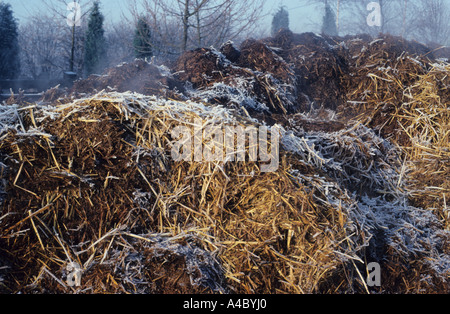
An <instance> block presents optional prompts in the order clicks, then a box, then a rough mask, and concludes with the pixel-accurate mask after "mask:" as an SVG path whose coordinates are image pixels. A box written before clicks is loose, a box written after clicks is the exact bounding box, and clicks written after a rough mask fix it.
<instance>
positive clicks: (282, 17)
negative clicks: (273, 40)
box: [272, 7, 289, 36]
mask: <svg viewBox="0 0 450 314" xmlns="http://www.w3.org/2000/svg"><path fill="white" fill-rule="evenodd" d="M283 28H284V29H289V12H288V11H287V10H286V9H285V8H284V7H281V8H280V9H278V12H277V13H275V15H274V16H273V19H272V36H275V35H276V34H277V33H278V32H279V31H280V30H281V29H283Z"/></svg>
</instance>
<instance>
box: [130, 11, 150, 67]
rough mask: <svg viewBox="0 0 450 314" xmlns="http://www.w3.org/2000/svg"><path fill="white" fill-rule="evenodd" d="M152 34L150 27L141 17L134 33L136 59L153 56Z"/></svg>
mask: <svg viewBox="0 0 450 314" xmlns="http://www.w3.org/2000/svg"><path fill="white" fill-rule="evenodd" d="M151 40H152V34H151V29H150V25H149V24H148V23H147V21H146V20H145V18H144V17H140V18H139V20H138V23H137V27H136V31H135V33H134V40H133V46H134V55H135V57H136V58H140V59H145V58H151V57H152V56H153V48H152V42H151Z"/></svg>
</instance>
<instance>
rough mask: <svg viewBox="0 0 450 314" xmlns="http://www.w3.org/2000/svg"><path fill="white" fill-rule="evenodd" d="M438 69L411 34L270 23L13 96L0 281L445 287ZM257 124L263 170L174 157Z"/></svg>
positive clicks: (448, 150) (446, 167) (449, 153)
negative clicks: (265, 133) (239, 36)
mask: <svg viewBox="0 0 450 314" xmlns="http://www.w3.org/2000/svg"><path fill="white" fill-rule="evenodd" d="M449 88H450V65H449V64H448V63H446V62H445V60H441V59H439V60H437V59H435V58H434V56H433V52H432V51H430V50H429V49H428V48H427V47H424V46H422V45H419V44H416V43H411V42H406V41H403V40H401V39H399V38H395V37H391V36H382V37H380V38H377V39H372V38H369V37H366V36H359V37H358V36H356V37H347V38H327V37H321V36H317V35H314V34H310V33H307V34H293V33H291V32H288V31H281V32H280V33H279V34H278V35H277V36H276V37H274V38H267V39H264V40H247V41H245V42H244V43H243V44H242V45H241V47H239V48H237V47H235V46H234V45H233V43H231V42H228V43H226V44H224V45H223V46H222V47H221V48H220V50H215V49H213V48H202V49H197V50H194V51H189V52H186V53H185V54H183V55H182V56H181V57H180V58H179V59H178V60H177V61H176V62H175V63H174V64H171V65H170V66H169V67H166V66H156V65H154V64H150V63H148V62H146V61H143V60H136V61H135V62H132V63H126V64H122V65H119V66H117V67H115V68H112V69H109V70H107V71H106V72H105V73H104V75H102V76H91V77H89V78H87V79H86V80H81V81H78V82H76V83H75V85H74V87H73V88H72V89H71V90H70V91H67V92H66V93H65V94H61V92H60V91H57V90H56V89H54V90H50V91H48V92H47V93H46V94H45V95H44V97H43V99H42V100H41V101H39V102H37V103H32V104H30V103H23V102H19V101H14V99H12V100H11V99H10V100H9V101H8V104H6V103H4V104H3V105H0V206H1V207H0V292H2V293H19V292H20V293H251V294H252V293H255V294H259V293H368V292H370V293H372V292H374V293H449V275H450V256H449V253H450V245H449V243H450V242H449V240H450V233H449V229H448V228H449V221H450V217H449V212H448V205H447V204H448V203H449V202H450V185H449V179H448V178H449V177H450V145H449V135H450V113H449V103H450V102H449V94H450V93H449ZM262 126H265V127H266V128H267V129H268V130H271V131H272V133H270V132H269V134H272V138H271V139H270V140H269V139H267V142H270V143H271V145H270V149H271V152H272V153H273V152H279V165H278V168H277V170H276V171H273V172H263V171H262V163H261V162H259V161H254V160H252V159H251V158H249V157H250V155H251V152H252V151H253V147H252V146H251V143H250V140H249V141H247V142H245V143H243V145H244V147H245V153H246V158H245V161H243V160H241V161H230V160H226V161H216V162H214V161H209V162H206V161H204V160H203V161H199V160H195V159H193V160H192V161H178V160H176V159H174V158H173V149H174V146H175V143H176V141H178V140H179V139H178V138H176V137H175V135H174V133H173V131H174V130H177V129H179V128H186V129H190V130H192V134H191V135H192V139H193V142H194V143H200V144H201V145H202V147H208V146H209V145H212V142H214V141H216V140H218V139H217V137H215V138H214V139H213V138H212V137H210V136H209V134H207V133H208V132H201V133H200V135H199V134H197V133H196V132H195V130H196V128H197V129H200V130H203V131H204V130H215V129H221V130H223V129H226V128H227V127H234V128H237V127H240V128H243V129H245V128H247V129H249V128H256V129H257V128H259V127H262ZM274 132H279V151H277V150H276V149H274V146H273V145H274V144H273V143H274V141H273V134H275V133H274ZM202 133H204V134H202ZM202 135H203V136H202ZM219 142H220V141H219ZM232 142H233V146H234V145H236V146H238V145H239V138H234V137H233V140H232ZM222 144H223V142H222ZM241 144H242V143H241ZM262 144H263V143H262V142H261V141H260V142H259V146H262ZM265 144H266V145H265V146H269V145H267V143H265ZM214 147H215V148H216V149H217V147H218V146H214ZM259 148H260V149H261V147H259ZM194 150H195V147H194ZM228 157H229V156H228ZM372 262H376V263H379V264H380V267H381V286H380V287H377V286H371V285H368V284H367V280H366V279H367V276H368V272H369V271H370V270H369V269H368V266H367V265H368V264H370V263H372ZM74 283H75V284H74Z"/></svg>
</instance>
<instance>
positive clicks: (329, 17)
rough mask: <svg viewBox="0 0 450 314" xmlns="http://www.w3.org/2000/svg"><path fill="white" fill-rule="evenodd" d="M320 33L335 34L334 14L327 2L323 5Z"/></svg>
mask: <svg viewBox="0 0 450 314" xmlns="http://www.w3.org/2000/svg"><path fill="white" fill-rule="evenodd" d="M322 34H324V35H328V36H337V35H338V31H337V26H336V15H335V14H334V12H333V10H332V9H331V7H330V5H329V4H328V3H327V4H326V5H325V15H324V17H323V23H322Z"/></svg>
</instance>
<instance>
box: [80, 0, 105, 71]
mask: <svg viewBox="0 0 450 314" xmlns="http://www.w3.org/2000/svg"><path fill="white" fill-rule="evenodd" d="M103 21H104V18H103V15H102V13H101V12H100V7H99V2H98V1H95V2H94V6H93V7H92V10H91V13H90V15H89V20H88V29H87V31H86V42H85V48H84V49H85V50H84V66H85V71H86V74H87V75H89V74H92V73H95V72H99V71H101V70H102V67H103V65H104V60H105V59H106V47H105V46H106V40H105V31H104V29H103Z"/></svg>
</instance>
